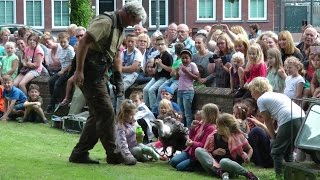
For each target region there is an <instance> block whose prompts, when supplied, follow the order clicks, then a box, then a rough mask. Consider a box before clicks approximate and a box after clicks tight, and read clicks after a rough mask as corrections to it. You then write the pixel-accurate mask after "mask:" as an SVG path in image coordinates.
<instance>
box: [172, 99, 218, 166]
mask: <svg viewBox="0 0 320 180" xmlns="http://www.w3.org/2000/svg"><path fill="white" fill-rule="evenodd" d="M218 115H219V108H218V106H217V105H215V104H212V103H209V104H206V105H204V106H203V107H202V111H201V116H202V120H200V121H199V120H193V121H192V124H191V128H190V132H189V139H188V140H187V142H186V145H187V148H186V149H185V150H184V151H183V152H181V153H180V154H178V155H175V156H173V158H172V159H171V161H170V164H171V166H172V167H174V168H176V169H177V170H178V171H192V170H194V168H195V165H196V163H195V162H196V161H197V159H196V158H195V154H194V152H195V150H196V148H198V147H203V146H204V144H205V142H206V140H207V137H208V136H209V134H211V133H213V132H215V131H216V125H215V124H216V119H217V117H218Z"/></svg>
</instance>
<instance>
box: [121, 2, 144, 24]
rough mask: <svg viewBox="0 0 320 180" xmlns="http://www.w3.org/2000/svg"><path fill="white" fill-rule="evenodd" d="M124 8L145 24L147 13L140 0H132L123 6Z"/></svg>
mask: <svg viewBox="0 0 320 180" xmlns="http://www.w3.org/2000/svg"><path fill="white" fill-rule="evenodd" d="M123 9H124V10H125V11H126V12H127V13H128V14H130V15H133V16H134V17H136V18H137V19H139V20H141V23H142V24H144V23H145V22H146V20H147V13H146V11H145V10H144V8H143V6H142V4H141V3H140V2H139V1H131V2H128V3H126V4H125V5H124V6H123Z"/></svg>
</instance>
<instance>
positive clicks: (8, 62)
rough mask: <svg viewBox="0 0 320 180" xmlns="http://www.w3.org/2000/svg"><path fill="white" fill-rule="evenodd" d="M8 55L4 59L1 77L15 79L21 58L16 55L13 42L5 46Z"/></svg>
mask: <svg viewBox="0 0 320 180" xmlns="http://www.w3.org/2000/svg"><path fill="white" fill-rule="evenodd" d="M4 47H5V49H6V52H7V55H6V56H4V57H3V58H2V61H1V62H2V67H1V69H2V72H1V76H4V75H9V76H11V77H12V79H15V78H16V77H17V75H18V66H19V58H18V56H17V55H16V54H15V51H16V48H15V45H14V43H13V42H7V43H6V44H5V45H4Z"/></svg>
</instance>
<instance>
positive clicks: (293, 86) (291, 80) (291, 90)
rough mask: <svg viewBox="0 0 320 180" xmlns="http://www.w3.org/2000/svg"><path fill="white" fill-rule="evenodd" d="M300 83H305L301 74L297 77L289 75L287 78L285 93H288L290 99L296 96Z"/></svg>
mask: <svg viewBox="0 0 320 180" xmlns="http://www.w3.org/2000/svg"><path fill="white" fill-rule="evenodd" d="M299 83H303V84H304V83H305V80H304V78H303V77H302V76H301V75H298V76H296V77H293V76H288V77H287V78H286V87H285V88H284V92H283V93H284V94H285V95H287V96H288V97H289V98H290V99H293V98H295V95H296V91H297V86H298V84H299Z"/></svg>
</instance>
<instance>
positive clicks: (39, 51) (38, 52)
mask: <svg viewBox="0 0 320 180" xmlns="http://www.w3.org/2000/svg"><path fill="white" fill-rule="evenodd" d="M33 52H34V55H33ZM24 53H25V55H26V58H27V59H30V61H31V59H32V56H34V59H35V57H36V56H37V55H40V56H41V62H40V66H39V67H36V69H35V70H36V71H38V72H39V73H41V71H42V61H43V57H44V52H43V49H42V48H41V47H40V46H37V47H36V49H35V50H33V49H30V48H29V47H26V49H25V50H24Z"/></svg>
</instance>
